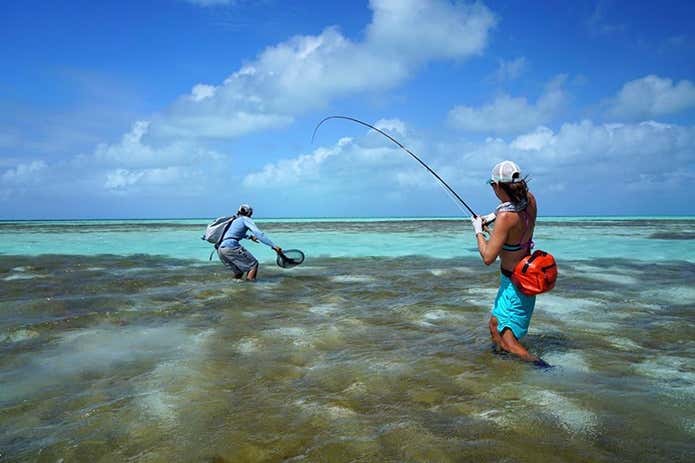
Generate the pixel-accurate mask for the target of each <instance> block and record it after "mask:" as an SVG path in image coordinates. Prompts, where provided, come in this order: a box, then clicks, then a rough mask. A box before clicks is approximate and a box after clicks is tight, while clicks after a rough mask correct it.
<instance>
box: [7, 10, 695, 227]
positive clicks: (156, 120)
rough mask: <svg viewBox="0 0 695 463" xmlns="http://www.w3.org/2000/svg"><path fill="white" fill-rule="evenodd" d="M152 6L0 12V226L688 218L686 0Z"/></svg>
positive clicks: (692, 135)
mask: <svg viewBox="0 0 695 463" xmlns="http://www.w3.org/2000/svg"><path fill="white" fill-rule="evenodd" d="M336 3H337V4H333V2H320V1H315V2H314V1H303V2H281V1H279V0H278V1H276V0H259V1H252V0H236V1H235V0H229V1H224V0H197V1H196V0H188V1H186V0H160V1H137V2H136V1H119V2H107V1H104V2H91V1H73V2H5V3H4V4H3V5H2V6H0V40H1V41H2V44H3V55H2V58H3V59H2V60H0V219H44V218H52V219H60V218H139V217H143V218H164V217H212V216H219V215H224V214H228V213H230V212H233V211H234V210H235V209H236V207H237V206H238V204H239V203H241V202H248V203H251V204H252V205H254V207H255V210H256V211H257V212H256V215H257V216H259V217H317V216H442V215H446V216H451V215H460V214H463V212H462V211H460V210H459V209H458V208H457V207H456V205H455V204H454V203H453V202H452V201H451V200H450V199H449V198H448V196H447V195H446V194H445V193H444V191H443V190H442V189H441V188H440V187H439V186H438V185H437V183H436V181H435V180H434V178H433V177H431V176H430V174H429V173H427V172H426V171H425V170H424V169H422V168H421V167H420V166H419V165H418V164H417V163H416V162H415V161H414V160H412V159H411V158H410V157H408V156H407V155H406V154H405V153H403V152H402V151H400V150H398V148H397V147H396V146H395V145H393V144H391V143H390V142H389V141H388V140H386V139H385V138H383V137H381V136H378V135H377V134H375V133H373V132H372V133H370V132H369V131H367V130H365V129H364V128H363V127H361V126H358V125H356V124H351V123H349V122H346V121H329V122H327V123H326V124H325V125H324V126H322V128H321V129H320V130H319V132H318V134H317V137H316V139H315V140H314V142H313V143H312V140H311V134H312V131H313V129H314V126H315V125H316V124H317V123H318V122H319V121H320V120H321V119H323V117H325V116H327V115H332V114H341V115H348V116H352V117H356V118H359V119H362V120H364V121H367V122H369V123H372V124H375V125H377V126H378V127H379V128H381V129H383V130H385V131H387V132H389V133H390V134H391V135H392V136H394V137H395V138H397V139H398V140H400V141H401V142H402V143H403V144H405V145H406V146H408V147H409V148H410V149H411V150H412V151H414V152H415V153H417V154H418V155H419V156H420V157H421V158H422V159H423V160H424V161H425V162H427V163H429V164H430V165H431V166H432V167H433V168H434V169H435V170H436V171H437V172H439V174H440V175H441V176H442V177H443V178H444V179H445V180H446V181H447V182H448V183H449V184H450V185H451V186H452V187H453V188H454V189H455V190H457V191H458V193H459V194H460V195H461V196H462V197H463V198H464V199H465V200H466V202H468V203H469V204H470V205H471V206H472V207H473V209H475V210H476V211H480V212H487V211H489V210H491V209H492V208H493V207H494V205H495V198H494V197H493V195H492V192H491V191H490V189H489V187H486V186H485V184H484V181H485V179H486V178H487V177H488V176H489V172H490V169H491V167H492V166H493V165H494V164H495V163H497V162H499V161H501V160H503V159H513V160H515V161H517V162H518V163H519V164H520V166H521V168H522V170H523V171H524V173H525V174H527V175H529V177H530V179H531V181H530V185H531V189H532V190H533V191H534V193H535V194H536V196H537V197H538V199H539V203H540V213H541V215H594V214H597V215H603V214H607V215H638V214H647V215H653V214H666V215H671V214H695V204H694V203H695V202H694V201H693V194H692V193H691V191H692V184H693V180H695V167H694V166H695V162H693V161H694V160H695V37H694V36H693V33H692V23H693V20H695V5H694V4H693V3H692V2H687V1H678V2H675V1H665V2H659V3H658V4H657V3H656V2H648V3H647V2H633V1H618V0H615V1H609V0H591V1H577V2H557V1H547V2H540V1H539V2H521V1H487V2H475V3H471V2H461V1H457V2H451V1H448V0H432V1H424V0H419V1H414V0H398V1H397V0H372V1H365V2H358V1H350V2H336Z"/></svg>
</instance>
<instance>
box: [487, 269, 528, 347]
mask: <svg viewBox="0 0 695 463" xmlns="http://www.w3.org/2000/svg"><path fill="white" fill-rule="evenodd" d="M535 306H536V296H527V295H526V294H524V293H522V292H521V291H519V290H518V289H517V287H516V286H514V283H512V280H510V279H509V278H508V277H506V276H504V275H500V289H499V291H497V297H496V298H495V304H494V305H493V307H492V316H493V317H495V318H496V319H497V331H499V332H500V333H502V331H504V329H505V328H509V329H510V330H512V333H514V336H515V337H516V339H517V340H518V339H521V338H523V337H524V336H526V333H527V332H528V325H529V323H530V322H531V315H532V314H533V308H534V307H535Z"/></svg>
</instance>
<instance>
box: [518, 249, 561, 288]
mask: <svg viewBox="0 0 695 463" xmlns="http://www.w3.org/2000/svg"><path fill="white" fill-rule="evenodd" d="M511 279H512V283H514V285H515V286H516V287H517V288H519V290H520V291H521V292H522V293H524V294H526V295H527V296H535V295H536V294H541V293H544V292H546V291H550V290H551V289H553V288H554V287H555V281H556V280H557V263H556V262H555V258H554V257H553V256H552V254H550V253H548V252H545V251H541V250H540V249H539V250H537V251H534V252H533V254H531V255H530V256H526V257H524V258H523V259H521V260H520V261H519V263H518V264H516V267H514V272H513V273H512V278H511Z"/></svg>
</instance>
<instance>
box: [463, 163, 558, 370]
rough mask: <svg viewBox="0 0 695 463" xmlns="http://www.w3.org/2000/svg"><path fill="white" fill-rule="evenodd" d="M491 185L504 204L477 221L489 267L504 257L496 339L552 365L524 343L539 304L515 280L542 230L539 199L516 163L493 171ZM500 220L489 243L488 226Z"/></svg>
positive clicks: (496, 310) (495, 312) (502, 345)
mask: <svg viewBox="0 0 695 463" xmlns="http://www.w3.org/2000/svg"><path fill="white" fill-rule="evenodd" d="M488 183H489V184H490V185H491V186H492V189H493V191H494V192H495V195H497V197H498V198H499V199H500V201H502V204H500V205H499V206H497V208H496V209H495V212H494V213H493V214H490V215H489V216H486V217H480V216H479V217H472V218H471V221H472V223H473V229H474V230H475V238H476V241H477V242H478V251H480V257H481V258H482V259H483V262H484V263H485V265H490V264H492V263H493V262H495V261H496V260H497V257H498V256H499V258H500V273H501V275H500V288H499V290H498V291H497V297H496V298H495V303H494V305H493V308H492V316H491V317H490V323H489V327H490V336H491V337H492V341H493V342H494V343H495V345H496V346H497V347H498V348H500V349H502V350H504V351H506V352H510V353H512V354H514V355H517V356H519V357H520V358H521V359H522V360H525V361H527V362H534V363H536V364H537V365H539V366H549V365H548V364H547V363H545V362H544V361H543V360H542V359H540V358H539V357H537V356H535V355H532V354H530V353H529V351H528V350H526V348H525V347H524V346H522V345H521V343H520V342H519V340H520V339H521V338H523V337H524V336H525V335H526V332H527V331H528V326H529V323H530V321H531V315H532V314H533V308H534V306H535V305H536V296H527V295H525V294H524V293H522V292H521V291H520V290H519V289H518V288H517V287H516V286H514V284H513V283H512V281H511V276H512V272H513V271H514V268H515V267H516V264H517V263H518V262H519V261H520V260H521V259H523V258H524V257H526V256H527V255H529V254H530V253H531V248H532V247H533V240H532V238H533V230H534V228H535V226H536V212H537V208H536V198H535V197H534V196H533V195H532V194H531V192H530V191H528V186H527V185H526V180H525V179H524V178H522V177H521V169H519V166H518V165H516V164H515V163H514V162H512V161H502V162H500V163H499V164H497V165H496V166H495V167H494V168H493V169H492V176H491V178H490V180H489V181H488ZM484 220H485V221H486V222H491V221H492V220H494V221H495V226H494V228H493V230H492V234H491V235H490V239H489V240H486V239H485V235H484V233H483V227H484V223H483V221H484Z"/></svg>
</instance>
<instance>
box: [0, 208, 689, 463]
mask: <svg viewBox="0 0 695 463" xmlns="http://www.w3.org/2000/svg"><path fill="white" fill-rule="evenodd" d="M204 222H205V221H147V222H144V221H134V222H100V223H96V222H50V223H35V222H5V223H0V238H1V239H0V352H1V355H0V385H1V387H0V454H2V457H0V461H37V462H38V461H41V462H43V461H50V462H55V461H60V460H61V459H63V460H64V461H66V462H67V461H90V462H91V461H104V462H108V461H143V462H150V461H152V462H155V461H171V462H175V461H181V462H188V461H213V462H224V461H228V462H236V461H292V462H298V461H308V462H309V461H331V462H333V461H374V462H382V461H393V462H401V461H440V462H448V461H451V462H455V461H470V460H479V461H522V462H526V461H528V462H536V461H568V462H574V461H577V462H579V461H582V462H584V461H599V462H613V461H616V462H617V461H664V462H666V461H690V460H691V459H692V455H693V453H694V452H695V444H693V442H695V418H694V417H695V405H694V404H695V400H694V399H695V361H694V360H695V324H694V323H693V322H695V315H694V312H693V305H694V303H695V290H693V288H695V262H694V261H693V259H694V258H695V255H694V252H693V243H695V241H693V240H692V239H691V238H690V237H689V235H688V233H689V232H690V230H692V229H693V227H692V225H693V224H695V220H692V219H672V220H657V219H644V220H642V219H634V218H633V219H611V220H602V221H597V220H595V219H586V220H581V219H573V220H565V219H546V220H544V221H541V223H540V224H539V227H538V232H537V237H536V238H537V239H536V241H537V243H538V245H539V246H541V247H542V248H544V249H548V250H551V251H552V252H553V253H554V254H555V255H556V257H557V259H558V262H559V266H560V272H561V273H560V275H561V277H560V280H559V282H558V285H557V287H556V289H555V290H554V291H553V292H551V293H550V294H547V295H543V296H540V297H539V298H538V302H537V306H536V311H535V314H534V318H533V321H532V323H531V329H530V331H529V335H528V336H527V338H525V339H524V343H525V344H526V345H527V346H528V347H529V348H530V350H531V351H533V352H535V353H537V354H539V355H541V356H542V357H543V358H544V359H546V360H547V361H548V362H549V363H551V364H553V365H554V367H553V368H552V369H549V370H540V369H536V368H533V367H531V366H529V365H526V364H523V363H521V362H518V361H515V360H513V359H510V358H509V357H507V356H503V355H499V354H495V353H494V352H493V350H492V349H491V346H490V341H489V334H488V332H487V319H488V317H489V307H490V303H491V301H492V299H493V298H494V295H495V292H496V287H497V280H498V275H497V272H496V270H495V268H494V266H493V267H484V266H483V265H482V264H481V263H480V260H479V258H478V257H477V256H476V255H475V250H474V247H473V246H474V241H473V238H472V236H471V233H470V225H469V224H468V223H466V222H465V221H451V220H438V221H433V222H426V221H416V220H404V221H388V222H381V221H350V222H346V221H303V222H300V223H293V222H289V221H283V222H280V221H268V222H263V221H260V225H261V227H262V228H264V229H265V230H266V231H267V232H268V234H269V235H270V236H271V237H272V238H273V239H274V240H275V241H276V242H278V243H279V244H280V245H281V246H284V247H287V248H290V247H298V248H301V249H303V250H304V251H305V252H306V254H307V260H306V262H305V264H304V265H302V266H300V267H298V268H295V269H292V270H282V269H279V268H277V267H274V266H272V265H271V259H272V252H271V251H269V250H267V249H265V248H262V247H260V246H256V245H253V244H250V245H249V249H251V250H252V252H254V253H255V254H256V255H257V256H258V257H259V258H260V259H261V260H262V262H264V265H263V266H262V267H261V273H260V281H259V282H257V283H253V284H252V283H239V282H234V281H231V280H230V278H229V274H228V273H226V271H225V270H224V268H223V267H222V266H221V264H220V263H219V262H217V261H215V260H213V262H208V261H207V256H208V252H209V246H207V245H206V244H205V243H202V242H200V240H199V239H198V238H199V236H200V233H201V224H202V225H204ZM152 230H154V232H152ZM659 234H666V235H668V238H663V237H662V235H659ZM655 235H656V236H655ZM582 250H584V253H583V254H582V252H581V251H582Z"/></svg>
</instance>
